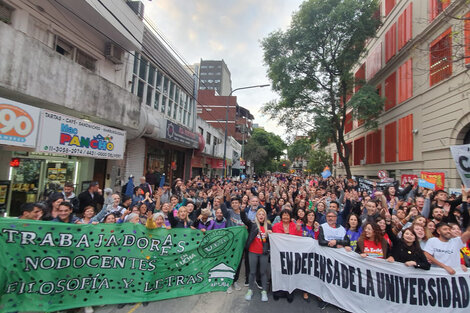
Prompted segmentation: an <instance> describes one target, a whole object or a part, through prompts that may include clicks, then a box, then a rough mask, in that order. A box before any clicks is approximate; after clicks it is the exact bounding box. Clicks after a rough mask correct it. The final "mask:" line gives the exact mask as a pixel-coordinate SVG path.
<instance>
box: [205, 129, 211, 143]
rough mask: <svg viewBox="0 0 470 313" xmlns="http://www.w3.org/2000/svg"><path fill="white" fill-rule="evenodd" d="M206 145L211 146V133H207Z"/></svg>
mask: <svg viewBox="0 0 470 313" xmlns="http://www.w3.org/2000/svg"><path fill="white" fill-rule="evenodd" d="M206 144H207V145H210V144H211V133H209V132H207V134H206Z"/></svg>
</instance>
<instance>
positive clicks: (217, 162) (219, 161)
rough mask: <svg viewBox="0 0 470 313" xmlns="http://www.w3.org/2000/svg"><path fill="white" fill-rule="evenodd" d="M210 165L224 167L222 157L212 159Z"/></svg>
mask: <svg viewBox="0 0 470 313" xmlns="http://www.w3.org/2000/svg"><path fill="white" fill-rule="evenodd" d="M211 167H212V168H224V160H222V159H212V162H211Z"/></svg>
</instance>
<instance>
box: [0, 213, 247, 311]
mask: <svg viewBox="0 0 470 313" xmlns="http://www.w3.org/2000/svg"><path fill="white" fill-rule="evenodd" d="M246 238H247V231H246V229H245V228H244V227H232V228H226V229H219V230H211V231H207V232H206V233H203V232H201V231H199V230H192V229H181V228H179V229H171V230H167V229H147V228H145V227H144V226H142V225H134V224H131V223H124V224H98V225H77V224H63V223H52V222H41V221H26V222H25V221H24V220H17V219H0V251H1V253H0V312H16V311H58V310H65V309H70V308H76V307H83V306H94V305H104V304H117V303H135V302H141V301H156V300H162V299H168V298H175V297H182V296H188V295H193V294H198V293H204V292H211V291H223V290H226V289H227V287H228V286H230V285H231V284H232V282H233V277H234V275H235V272H236V270H237V267H238V265H239V263H240V259H241V256H242V253H243V247H244V245H245V242H246Z"/></svg>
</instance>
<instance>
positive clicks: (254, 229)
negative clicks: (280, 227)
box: [240, 210, 271, 254]
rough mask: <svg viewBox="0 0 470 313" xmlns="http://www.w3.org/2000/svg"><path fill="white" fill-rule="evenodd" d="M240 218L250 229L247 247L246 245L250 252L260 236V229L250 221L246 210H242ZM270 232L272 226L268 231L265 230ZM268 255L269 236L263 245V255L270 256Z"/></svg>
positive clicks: (269, 225)
mask: <svg viewBox="0 0 470 313" xmlns="http://www.w3.org/2000/svg"><path fill="white" fill-rule="evenodd" d="M240 218H241V220H242V222H243V223H244V224H245V225H246V226H247V227H248V239H247V240H246V245H245V249H247V250H248V248H249V247H250V245H251V243H252V242H253V240H255V238H256V236H258V233H259V229H258V225H256V223H253V222H252V221H250V219H249V218H248V217H247V216H246V213H245V210H240ZM266 218H267V217H266ZM268 230H271V224H268V229H265V231H266V232H267V231H268ZM268 253H269V236H268V238H267V239H266V242H265V243H264V244H263V254H268Z"/></svg>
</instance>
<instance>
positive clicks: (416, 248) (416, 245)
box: [401, 225, 422, 254]
mask: <svg viewBox="0 0 470 313" xmlns="http://www.w3.org/2000/svg"><path fill="white" fill-rule="evenodd" d="M407 231H409V232H411V233H412V234H413V235H414V236H415V241H414V242H413V243H412V244H411V249H410V250H411V252H412V253H413V254H415V253H418V252H420V251H421V250H422V249H421V245H420V244H419V239H418V236H417V235H416V233H415V231H414V229H413V225H412V226H411V227H408V228H406V229H405V230H404V231H403V232H402V235H401V241H403V243H404V244H405V245H406V242H405V239H403V235H404V234H405V232H407Z"/></svg>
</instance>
